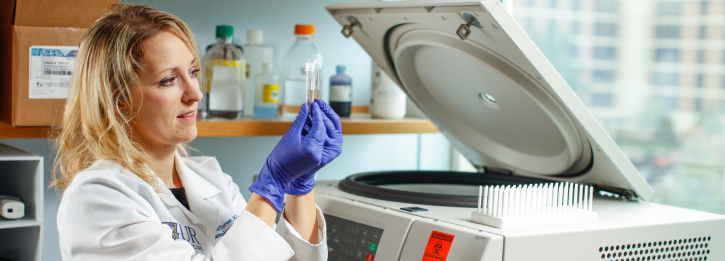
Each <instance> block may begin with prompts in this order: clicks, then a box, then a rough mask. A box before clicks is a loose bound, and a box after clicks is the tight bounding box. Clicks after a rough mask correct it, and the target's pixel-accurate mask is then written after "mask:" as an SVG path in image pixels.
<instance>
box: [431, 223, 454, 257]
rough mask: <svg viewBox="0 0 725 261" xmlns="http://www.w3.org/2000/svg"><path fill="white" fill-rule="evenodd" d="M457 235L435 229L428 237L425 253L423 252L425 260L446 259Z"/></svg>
mask: <svg viewBox="0 0 725 261" xmlns="http://www.w3.org/2000/svg"><path fill="white" fill-rule="evenodd" d="M455 237H456V236H455V235H449V234H446V233H441V232H438V231H435V230H433V233H431V234H430V238H429V239H428V245H427V246H426V247H425V253H423V261H445V260H446V258H448V250H451V244H453V239H454V238H455Z"/></svg>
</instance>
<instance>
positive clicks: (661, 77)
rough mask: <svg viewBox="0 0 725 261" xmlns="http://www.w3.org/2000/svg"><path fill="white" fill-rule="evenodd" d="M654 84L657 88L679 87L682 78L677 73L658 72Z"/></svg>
mask: <svg viewBox="0 0 725 261" xmlns="http://www.w3.org/2000/svg"><path fill="white" fill-rule="evenodd" d="M652 78H653V79H652V82H653V83H654V85H657V86H677V85H678V84H679V83H680V76H679V75H678V74H677V73H670V72H666V73H665V72H656V73H654V75H653V77H652Z"/></svg>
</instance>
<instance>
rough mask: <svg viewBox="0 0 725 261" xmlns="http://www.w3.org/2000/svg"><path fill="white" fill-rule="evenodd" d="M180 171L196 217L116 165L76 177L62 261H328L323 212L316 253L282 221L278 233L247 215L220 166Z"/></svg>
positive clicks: (183, 166) (63, 214)
mask: <svg viewBox="0 0 725 261" xmlns="http://www.w3.org/2000/svg"><path fill="white" fill-rule="evenodd" d="M175 167H176V169H177V172H178V173H179V177H180V178H181V183H182V184H183V186H184V188H185V190H186V195H187V199H188V202H189V207H190V208H191V211H189V210H187V209H186V208H185V207H184V206H183V205H181V203H179V201H178V200H176V198H175V197H174V195H173V194H171V191H170V190H168V189H167V188H165V187H164V191H163V193H157V192H156V191H155V190H154V188H153V187H152V186H151V185H149V184H148V183H146V182H145V181H143V180H142V179H141V178H139V177H138V176H136V175H134V174H133V173H131V172H130V171H129V170H128V169H125V168H123V167H122V166H121V165H119V164H117V163H115V162H113V161H105V160H100V161H97V162H95V163H94V164H93V165H92V166H91V167H90V168H88V169H86V170H84V171H82V172H80V173H78V174H77V175H76V177H75V178H74V179H73V182H71V184H70V186H68V188H67V189H66V191H65V192H64V193H63V199H62V200H61V203H60V207H59V209H58V219H57V222H58V234H59V237H60V250H61V255H62V257H63V260H162V261H177V260H178V261H181V260H199V261H201V260H214V261H223V260H327V242H326V240H327V239H326V234H327V233H326V231H325V219H324V217H323V216H322V212H320V209H319V208H318V209H317V222H318V225H319V230H318V232H319V235H320V240H321V242H320V243H319V244H315V245H312V244H310V243H309V242H307V241H306V240H304V239H302V238H301V237H300V235H299V233H297V231H296V230H295V229H294V228H293V227H292V225H290V224H289V222H287V220H285V219H284V218H281V219H280V222H279V224H278V225H277V227H276V232H275V230H274V229H272V228H270V227H269V226H268V225H267V224H265V223H264V222H263V221H262V220H260V219H259V218H258V217H256V216H255V215H253V214H252V213H249V211H246V210H244V209H245V208H246V206H247V202H246V201H245V200H244V198H243V197H242V195H241V194H240V193H239V187H238V186H237V184H235V183H234V182H233V181H232V178H231V177H230V176H229V175H227V174H225V173H223V172H222V170H221V167H220V166H219V163H218V162H217V161H216V159H215V158H211V157H191V158H182V157H180V156H179V155H178V154H177V155H176V166H175ZM162 184H163V183H162Z"/></svg>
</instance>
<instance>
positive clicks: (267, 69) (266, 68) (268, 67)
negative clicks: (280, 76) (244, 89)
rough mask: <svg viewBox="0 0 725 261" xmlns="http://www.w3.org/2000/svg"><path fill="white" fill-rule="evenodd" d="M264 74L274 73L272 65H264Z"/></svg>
mask: <svg viewBox="0 0 725 261" xmlns="http://www.w3.org/2000/svg"><path fill="white" fill-rule="evenodd" d="M262 71H263V72H272V63H262Z"/></svg>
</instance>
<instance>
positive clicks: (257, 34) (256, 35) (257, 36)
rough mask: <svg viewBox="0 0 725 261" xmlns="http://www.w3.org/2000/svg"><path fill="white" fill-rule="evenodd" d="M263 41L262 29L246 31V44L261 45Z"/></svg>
mask: <svg viewBox="0 0 725 261" xmlns="http://www.w3.org/2000/svg"><path fill="white" fill-rule="evenodd" d="M263 40H264V31H262V29H249V30H247V44H262V42H263Z"/></svg>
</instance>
